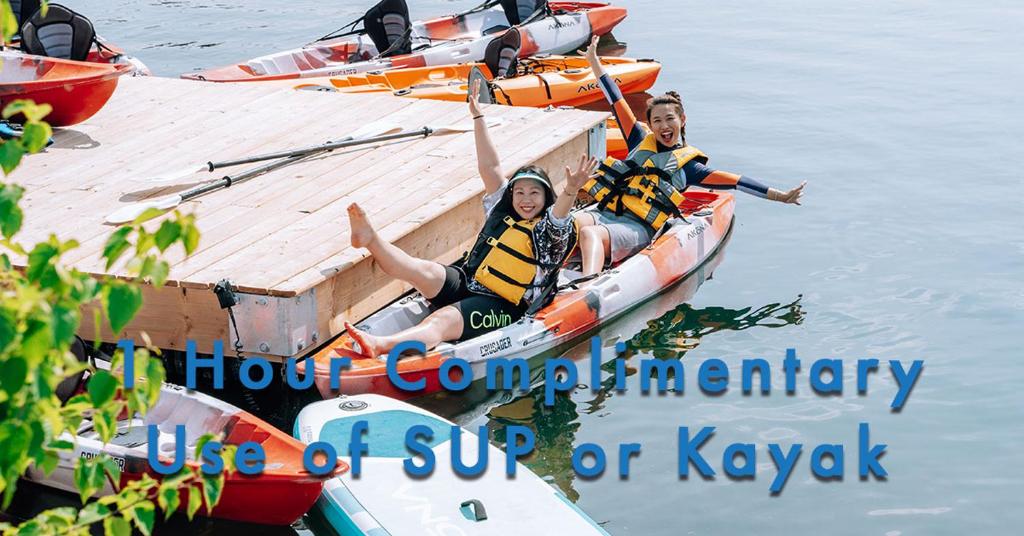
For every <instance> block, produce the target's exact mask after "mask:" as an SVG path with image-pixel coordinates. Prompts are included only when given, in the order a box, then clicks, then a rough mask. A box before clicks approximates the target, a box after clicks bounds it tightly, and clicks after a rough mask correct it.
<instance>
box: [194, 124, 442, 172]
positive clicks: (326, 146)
mask: <svg viewBox="0 0 1024 536" xmlns="http://www.w3.org/2000/svg"><path fill="white" fill-rule="evenodd" d="M433 132H434V131H433V129H431V128H430V127H423V128H421V129H419V130H413V131H411V132H399V133H397V134H384V135H381V136H373V137H371V138H363V139H358V140H353V139H347V140H342V141H336V142H327V143H322V144H320V145H314V146H312V147H303V148H300V149H290V150H287V151H278V152H276V153H267V154H261V155H256V156H247V157H245V158H239V159H237V160H224V161H222V162H207V163H206V167H207V168H208V169H209V170H210V171H213V170H215V169H219V168H224V167H230V166H237V165H240V164H251V163H253V162H264V161H267V160H277V159H278V158H291V157H294V156H305V155H308V154H315V153H321V152H324V151H333V150H334V149H344V148H345V147H355V146H357V145H365V144H368V143H377V142H382V141H391V140H399V139H403V138H412V137H415V136H423V137H426V136H429V135H431V134H432V133H433ZM256 169H259V168H256ZM254 171H255V170H254ZM246 173H248V172H246Z"/></svg>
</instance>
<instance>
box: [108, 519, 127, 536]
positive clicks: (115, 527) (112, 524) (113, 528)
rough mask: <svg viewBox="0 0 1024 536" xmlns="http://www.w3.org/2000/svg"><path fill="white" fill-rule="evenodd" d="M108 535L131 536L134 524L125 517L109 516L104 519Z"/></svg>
mask: <svg viewBox="0 0 1024 536" xmlns="http://www.w3.org/2000/svg"><path fill="white" fill-rule="evenodd" d="M103 532H104V533H106V536H131V534H132V525H131V523H129V522H128V520H127V519H125V518H123V517H108V518H106V519H104V520H103Z"/></svg>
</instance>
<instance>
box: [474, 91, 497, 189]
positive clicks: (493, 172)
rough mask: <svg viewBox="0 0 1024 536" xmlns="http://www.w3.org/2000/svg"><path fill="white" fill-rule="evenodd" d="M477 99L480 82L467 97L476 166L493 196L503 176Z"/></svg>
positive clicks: (486, 187)
mask: <svg viewBox="0 0 1024 536" xmlns="http://www.w3.org/2000/svg"><path fill="white" fill-rule="evenodd" d="M479 97H480V80H476V81H474V82H473V90H472V92H471V93H470V96H469V113H470V115H471V116H472V117H473V136H474V137H475V139H476V166H477V170H478V171H479V172H480V178H481V179H482V180H483V181H484V188H485V189H486V190H487V193H488V194H493V193H494V192H497V191H498V189H500V188H501V185H502V184H504V183H505V175H504V174H503V173H502V172H501V162H500V161H499V160H498V151H497V149H495V148H494V142H492V141H491V135H490V133H489V132H487V121H485V120H484V114H483V112H482V111H481V110H480V103H479V102H478V100H477V99H478V98H479Z"/></svg>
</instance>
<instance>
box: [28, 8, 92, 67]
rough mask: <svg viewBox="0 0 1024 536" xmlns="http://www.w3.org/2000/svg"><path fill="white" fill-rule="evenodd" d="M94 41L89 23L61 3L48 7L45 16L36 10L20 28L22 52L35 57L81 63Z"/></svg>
mask: <svg viewBox="0 0 1024 536" xmlns="http://www.w3.org/2000/svg"><path fill="white" fill-rule="evenodd" d="M95 40H96V30H95V29H94V28H93V26H92V22H90V21H89V19H87V18H85V17H84V16H83V15H80V14H78V13H75V12H74V11H72V10H70V9H68V8H66V7H64V6H62V5H60V4H50V5H49V9H48V10H47V11H46V16H43V14H42V10H38V11H36V12H35V14H33V15H32V16H31V17H29V19H28V20H27V21H25V23H24V24H22V26H21V49H22V50H23V51H25V52H27V53H29V54H35V55H37V56H48V57H51V58H61V59H66V60H75V61H82V60H84V59H85V58H86V56H88V55H89V50H90V49H91V48H92V45H93V42H95Z"/></svg>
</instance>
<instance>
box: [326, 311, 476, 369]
mask: <svg viewBox="0 0 1024 536" xmlns="http://www.w3.org/2000/svg"><path fill="white" fill-rule="evenodd" d="M345 329H346V330H348V333H349V335H351V336H352V338H353V339H355V341H356V342H358V343H359V348H360V351H362V353H363V354H365V355H367V356H370V357H377V356H379V355H384V354H386V353H388V352H390V351H391V349H392V348H394V347H395V346H396V345H397V344H399V343H401V342H406V341H419V342H422V343H423V344H424V345H425V346H426V347H427V350H430V349H432V348H434V347H435V346H437V345H438V344H441V343H442V342H444V341H454V340H458V339H459V338H460V337H462V330H463V323H462V313H460V312H459V310H458V309H456V308H455V307H453V306H451V305H448V306H445V307H442V308H440V309H438V310H436V311H434V312H433V313H431V314H430V316H428V317H427V318H425V319H423V322H420V323H419V324H417V325H416V326H413V327H411V328H409V329H406V330H404V331H400V332H398V333H395V334H394V335H370V334H369V333H366V332H364V331H362V330H360V329H357V328H356V327H355V326H353V325H352V324H349V323H348V322H346V323H345Z"/></svg>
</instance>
